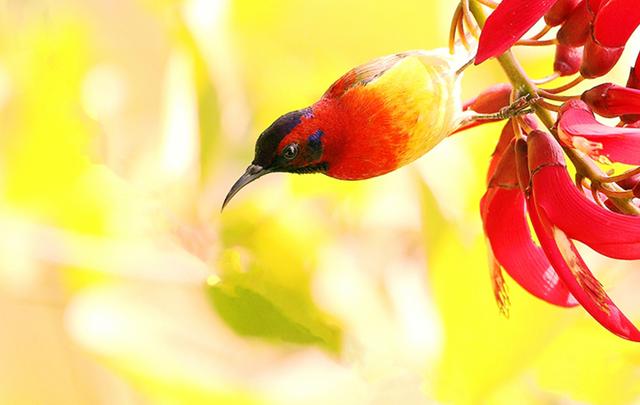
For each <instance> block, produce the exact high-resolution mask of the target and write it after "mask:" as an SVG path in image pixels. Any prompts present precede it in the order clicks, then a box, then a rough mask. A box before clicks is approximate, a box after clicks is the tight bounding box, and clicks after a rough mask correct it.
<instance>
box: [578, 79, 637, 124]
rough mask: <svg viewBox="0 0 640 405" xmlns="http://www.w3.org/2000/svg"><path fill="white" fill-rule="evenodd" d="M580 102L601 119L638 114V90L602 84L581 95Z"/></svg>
mask: <svg viewBox="0 0 640 405" xmlns="http://www.w3.org/2000/svg"><path fill="white" fill-rule="evenodd" d="M581 99H582V101H584V102H585V103H587V105H589V107H591V109H592V110H593V111H594V112H595V113H596V114H600V115H602V116H603V117H607V118H614V117H618V116H620V115H625V114H640V90H637V89H630V88H628V87H622V86H618V85H615V84H612V83H603V84H601V85H599V86H596V87H594V88H592V89H589V90H587V91H585V92H584V93H582V97H581Z"/></svg>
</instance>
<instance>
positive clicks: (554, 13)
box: [544, 0, 582, 27]
mask: <svg viewBox="0 0 640 405" xmlns="http://www.w3.org/2000/svg"><path fill="white" fill-rule="evenodd" d="M581 1H582V0H558V1H557V2H556V3H555V4H554V5H553V6H552V7H551V9H550V10H549V11H547V14H545V15H544V22H546V23H547V25H550V26H552V27H555V26H557V25H560V24H562V23H563V22H564V21H565V20H566V19H567V17H569V14H571V12H572V11H573V10H574V9H575V8H576V7H577V6H578V4H580V2H581Z"/></svg>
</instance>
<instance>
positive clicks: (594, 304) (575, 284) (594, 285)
mask: <svg viewBox="0 0 640 405" xmlns="http://www.w3.org/2000/svg"><path fill="white" fill-rule="evenodd" d="M537 201H538V200H537V195H536V194H535V190H534V194H533V196H532V197H530V198H529V200H528V202H527V203H528V204H527V206H528V207H529V217H530V218H531V223H532V225H533V229H534V230H535V232H536V235H538V240H539V241H540V245H541V246H542V249H543V250H544V252H545V253H546V256H547V257H548V258H549V261H550V262H551V264H552V265H553V267H554V269H555V270H556V272H557V274H558V275H559V276H560V278H561V279H562V281H564V283H565V285H566V286H567V288H568V289H569V291H571V294H572V295H573V296H574V297H575V298H576V299H577V300H578V302H579V303H580V304H581V305H582V306H583V307H584V309H586V310H587V312H589V314H591V316H593V317H594V319H595V320H596V321H598V322H599V323H600V324H601V325H602V326H604V327H605V328H607V329H608V330H610V331H611V332H613V333H615V334H616V335H618V336H620V337H622V338H625V339H629V340H633V341H636V342H637V341H640V331H638V329H637V328H636V327H635V326H634V325H633V323H631V321H629V319H628V318H627V317H626V316H625V315H624V314H623V313H622V311H620V309H619V308H618V307H617V306H616V305H615V304H614V303H613V301H611V299H610V298H609V296H608V295H607V294H606V293H605V292H604V290H603V288H602V285H601V284H600V283H599V282H598V280H596V278H595V277H594V276H593V274H592V273H591V271H590V270H589V268H588V267H587V265H586V264H585V263H584V261H583V260H582V257H581V256H580V254H579V253H578V251H577V250H576V248H575V246H574V244H573V242H571V240H569V238H568V237H567V235H566V234H565V233H564V232H562V231H561V230H560V229H558V228H557V227H555V226H553V225H552V223H553V220H551V219H550V218H548V217H546V215H545V211H544V210H540V209H538V210H536V203H537Z"/></svg>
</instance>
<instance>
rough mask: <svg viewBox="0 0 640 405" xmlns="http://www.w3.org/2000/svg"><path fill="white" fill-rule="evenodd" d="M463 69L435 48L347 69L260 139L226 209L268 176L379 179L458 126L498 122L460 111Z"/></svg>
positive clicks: (456, 58)
mask: <svg viewBox="0 0 640 405" xmlns="http://www.w3.org/2000/svg"><path fill="white" fill-rule="evenodd" d="M465 58H467V55H465ZM464 67H466V64H465V61H464V60H461V58H460V56H454V55H450V54H448V53H447V52H446V51H445V50H434V51H408V52H403V53H398V54H395V55H389V56H384V57H381V58H379V59H375V60H373V61H371V62H369V63H367V64H364V65H362V66H358V67H356V68H354V69H352V70H351V71H349V72H348V73H347V74H345V75H344V76H342V77H341V78H340V79H339V80H338V81H337V82H335V83H334V84H333V85H332V86H331V87H330V88H329V90H327V91H326V93H325V94H324V95H323V96H322V98H320V100H319V101H317V102H316V103H315V104H313V105H312V106H310V107H307V108H304V109H302V110H298V111H293V112H290V113H287V114H285V115H283V116H282V117H280V118H278V119H277V120H276V121H275V122H274V123H273V124H271V126H270V127H269V128H267V129H266V130H265V131H264V132H263V133H262V134H261V135H260V137H259V138H258V141H257V142H256V151H255V158H254V159H253V162H252V163H251V165H250V166H249V168H248V169H247V171H246V172H245V173H244V174H243V175H242V177H240V179H239V180H238V181H237V182H236V183H235V184H234V185H233V186H232V187H231V190H230V191H229V194H228V195H227V197H226V198H225V201H224V203H223V208H224V206H226V205H227V203H228V202H229V200H231V198H232V197H233V196H234V195H235V194H236V193H237V192H238V191H239V190H240V189H241V188H242V187H244V186H246V185H247V184H249V183H250V182H252V181H254V180H256V179H258V178H259V177H262V176H264V175H265V174H267V173H272V172H289V173H316V172H319V173H324V174H326V175H328V176H331V177H334V178H337V179H341V180H361V179H367V178H371V177H375V176H380V175H382V174H385V173H388V172H390V171H393V170H395V169H397V168H399V167H401V166H404V165H406V164H408V163H410V162H413V161H414V160H416V159H418V158H419V157H420V156H422V155H424V154H425V153H427V152H428V151H429V150H431V149H432V148H433V147H434V146H435V145H437V144H438V143H439V142H440V141H442V140H443V139H444V138H446V137H447V136H448V135H450V134H451V133H453V132H455V131H456V130H457V129H458V128H460V126H462V125H463V124H468V123H469V122H471V121H474V120H477V119H496V118H498V117H497V116H496V115H481V114H476V113H474V112H473V111H464V112H463V110H462V104H461V101H460V78H461V72H462V70H463V68H464ZM500 117H502V116H500Z"/></svg>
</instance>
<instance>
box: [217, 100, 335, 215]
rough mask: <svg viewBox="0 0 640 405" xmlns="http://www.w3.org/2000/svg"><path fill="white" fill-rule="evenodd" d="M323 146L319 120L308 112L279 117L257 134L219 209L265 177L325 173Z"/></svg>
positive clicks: (308, 110) (322, 134) (294, 112)
mask: <svg viewBox="0 0 640 405" xmlns="http://www.w3.org/2000/svg"><path fill="white" fill-rule="evenodd" d="M324 142H325V136H324V132H323V130H322V128H321V125H320V120H319V119H318V118H317V117H315V116H314V113H313V110H312V108H305V109H302V110H297V111H292V112H290V113H287V114H285V115H283V116H281V117H280V118H278V119H277V120H275V122H274V123H273V124H271V126H269V128H267V129H266V130H264V132H262V134H260V137H259V138H258V140H257V141H256V151H255V157H254V159H253V162H251V165H250V166H249V167H248V168H247V170H246V171H245V173H244V174H243V175H242V176H241V177H240V179H238V181H236V182H235V184H234V185H233V186H232V187H231V190H229V193H228V194H227V197H226V198H225V200H224V203H223V204H222V208H223V209H224V207H225V206H226V205H227V203H228V202H229V201H230V200H231V198H232V197H233V196H234V195H236V194H237V193H238V191H240V189H242V188H243V187H244V186H246V185H247V184H249V183H251V182H252V181H254V180H256V179H258V178H260V177H262V176H264V175H265V174H268V173H273V172H287V173H317V172H326V171H327V163H326V161H324V160H323V152H324Z"/></svg>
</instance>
